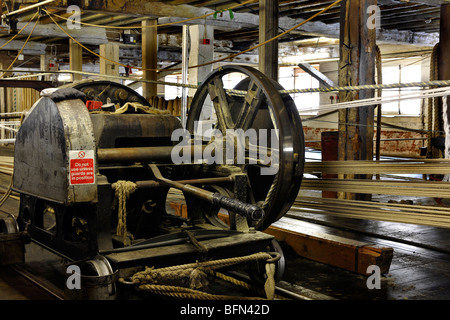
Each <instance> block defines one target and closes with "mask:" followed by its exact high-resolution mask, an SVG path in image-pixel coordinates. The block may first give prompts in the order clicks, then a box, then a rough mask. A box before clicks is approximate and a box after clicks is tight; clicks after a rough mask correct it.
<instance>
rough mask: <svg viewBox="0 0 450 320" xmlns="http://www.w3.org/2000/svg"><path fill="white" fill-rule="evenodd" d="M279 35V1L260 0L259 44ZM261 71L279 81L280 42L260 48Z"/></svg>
mask: <svg viewBox="0 0 450 320" xmlns="http://www.w3.org/2000/svg"><path fill="white" fill-rule="evenodd" d="M277 35H278V0H259V43H263V42H265V41H267V40H269V39H271V38H273V37H275V36H277ZM259 71H261V72H262V73H264V74H265V75H266V76H267V77H269V78H270V79H273V80H275V81H278V40H275V41H270V42H269V43H267V44H266V45H264V46H262V47H260V48H259Z"/></svg>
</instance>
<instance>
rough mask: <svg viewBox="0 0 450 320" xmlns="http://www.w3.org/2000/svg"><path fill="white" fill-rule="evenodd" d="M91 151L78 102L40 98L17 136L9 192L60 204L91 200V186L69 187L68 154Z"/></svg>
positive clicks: (87, 124) (87, 120) (93, 192)
mask: <svg viewBox="0 0 450 320" xmlns="http://www.w3.org/2000/svg"><path fill="white" fill-rule="evenodd" d="M95 148H96V146H95V142H94V137H93V129H92V122H91V120H90V117H89V113H88V111H87V109H86V106H85V105H84V104H83V103H82V102H81V100H64V101H60V102H58V103H55V102H54V101H52V100H51V99H50V98H48V97H43V98H41V99H40V100H39V101H38V102H36V104H35V105H34V107H33V108H32V109H31V111H30V113H29V115H28V116H27V117H26V118H25V120H24V122H23V124H22V126H21V129H20V130H19V132H18V134H17V138H16V144H15V157H14V181H13V189H14V190H16V191H18V192H21V193H26V194H30V195H34V196H38V197H40V198H43V199H49V200H52V201H55V202H60V203H73V202H86V201H94V200H95V199H96V197H97V194H96V186H95V185H69V152H70V151H71V150H95ZM43 164H45V165H43Z"/></svg>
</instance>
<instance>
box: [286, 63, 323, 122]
mask: <svg viewBox="0 0 450 320" xmlns="http://www.w3.org/2000/svg"><path fill="white" fill-rule="evenodd" d="M313 67H315V68H316V69H318V68H319V66H318V65H313ZM278 82H279V83H280V84H281V85H282V86H283V88H284V89H286V90H292V89H309V88H318V87H319V81H318V80H316V79H315V78H313V77H312V76H310V75H309V74H308V73H306V72H304V71H303V70H302V69H300V68H299V67H281V68H280V69H279V74H278ZM291 96H292V98H293V99H294V102H295V105H296V106H297V109H298V110H299V112H301V111H302V109H311V108H318V107H319V102H320V96H319V93H318V92H311V93H294V94H292V95H291ZM302 114H317V111H313V112H312V111H308V112H302Z"/></svg>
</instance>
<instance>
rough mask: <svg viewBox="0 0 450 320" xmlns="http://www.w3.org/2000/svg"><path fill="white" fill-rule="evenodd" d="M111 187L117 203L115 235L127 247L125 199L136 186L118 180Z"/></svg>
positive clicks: (129, 182) (132, 183)
mask: <svg viewBox="0 0 450 320" xmlns="http://www.w3.org/2000/svg"><path fill="white" fill-rule="evenodd" d="M111 187H112V188H113V189H114V190H115V195H116V199H117V200H118V202H119V207H118V222H117V235H118V236H119V237H121V238H122V240H123V244H124V246H127V245H128V239H127V199H129V198H130V195H131V194H132V193H133V192H134V191H135V190H136V184H135V183H134V182H131V181H124V180H119V181H117V182H115V183H113V184H112V186H111Z"/></svg>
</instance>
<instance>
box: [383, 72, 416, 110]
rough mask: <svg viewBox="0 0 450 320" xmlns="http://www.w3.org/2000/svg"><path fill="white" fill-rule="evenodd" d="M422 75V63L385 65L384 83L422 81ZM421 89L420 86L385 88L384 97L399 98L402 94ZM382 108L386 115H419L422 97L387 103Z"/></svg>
mask: <svg viewBox="0 0 450 320" xmlns="http://www.w3.org/2000/svg"><path fill="white" fill-rule="evenodd" d="M421 77H422V76H421V66H420V65H406V66H402V65H395V66H386V67H383V84H392V83H408V82H420V81H421ZM419 89H420V88H419V87H411V88H399V89H384V90H383V93H382V95H383V97H393V98H398V97H400V95H402V94H408V93H410V92H412V91H417V90H419ZM382 108H383V109H382V110H383V114H385V115H419V114H420V109H421V99H414V100H403V101H395V102H390V103H385V104H383V107H382Z"/></svg>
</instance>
